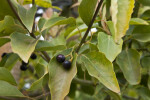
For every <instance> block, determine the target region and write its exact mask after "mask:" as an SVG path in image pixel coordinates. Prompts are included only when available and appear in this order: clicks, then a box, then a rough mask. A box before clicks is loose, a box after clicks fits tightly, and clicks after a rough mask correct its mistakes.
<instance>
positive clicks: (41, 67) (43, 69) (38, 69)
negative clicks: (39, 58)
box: [35, 63, 46, 77]
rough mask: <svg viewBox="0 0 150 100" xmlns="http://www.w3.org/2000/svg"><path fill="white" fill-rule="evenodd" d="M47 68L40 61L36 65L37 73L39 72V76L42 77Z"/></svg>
mask: <svg viewBox="0 0 150 100" xmlns="http://www.w3.org/2000/svg"><path fill="white" fill-rule="evenodd" d="M45 70H46V67H45V66H44V65H43V64H40V63H38V64H37V65H36V66H35V71H36V74H37V75H38V76H39V77H42V76H43V75H44V73H45Z"/></svg>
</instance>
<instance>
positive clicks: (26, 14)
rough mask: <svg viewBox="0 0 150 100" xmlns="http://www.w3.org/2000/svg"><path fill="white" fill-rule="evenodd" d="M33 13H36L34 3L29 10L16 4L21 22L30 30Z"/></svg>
mask: <svg viewBox="0 0 150 100" xmlns="http://www.w3.org/2000/svg"><path fill="white" fill-rule="evenodd" d="M35 13H36V5H34V6H33V7H32V8H30V9H29V10H27V9H25V8H24V7H22V6H20V5H19V6H18V15H19V17H20V19H21V20H22V22H23V24H24V25H25V26H26V27H27V29H28V30H29V31H30V32H31V31H32V26H33V22H34V16H35Z"/></svg>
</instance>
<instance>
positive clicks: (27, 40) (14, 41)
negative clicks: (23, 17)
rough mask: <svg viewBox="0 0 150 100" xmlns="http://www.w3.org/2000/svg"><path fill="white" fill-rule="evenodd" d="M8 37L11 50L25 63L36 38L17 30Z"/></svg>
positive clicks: (32, 49)
mask: <svg viewBox="0 0 150 100" xmlns="http://www.w3.org/2000/svg"><path fill="white" fill-rule="evenodd" d="M10 38H11V47H12V50H13V52H14V53H17V54H18V55H19V56H20V58H21V59H22V60H23V61H24V62H26V63H27V62H28V60H29V58H30V56H31V54H32V52H33V51H34V49H35V46H36V44H37V42H38V40H37V39H34V38H32V37H30V36H27V35H24V34H22V33H18V32H14V33H13V34H12V35H11V36H10Z"/></svg>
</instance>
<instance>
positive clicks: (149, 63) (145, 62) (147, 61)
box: [141, 57, 150, 75]
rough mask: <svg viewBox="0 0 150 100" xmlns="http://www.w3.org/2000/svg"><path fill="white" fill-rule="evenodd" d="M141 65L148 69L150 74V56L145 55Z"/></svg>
mask: <svg viewBox="0 0 150 100" xmlns="http://www.w3.org/2000/svg"><path fill="white" fill-rule="evenodd" d="M141 66H142V67H143V68H146V69H147V70H148V74H149V75H150V57H143V58H142V59H141Z"/></svg>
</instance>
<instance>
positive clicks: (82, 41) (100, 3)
mask: <svg viewBox="0 0 150 100" xmlns="http://www.w3.org/2000/svg"><path fill="white" fill-rule="evenodd" d="M102 3H103V0H101V1H100V2H99V4H98V6H97V8H96V11H95V14H94V16H93V18H92V20H91V22H90V24H89V26H88V29H87V31H86V32H85V34H84V36H83V38H82V40H81V42H80V44H79V46H78V48H77V50H76V53H78V52H79V50H80V48H81V46H82V44H83V43H84V42H85V39H86V37H87V36H88V33H89V31H90V30H91V28H92V25H93V23H94V21H95V19H96V16H97V14H98V12H99V10H100V7H101V5H102Z"/></svg>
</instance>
